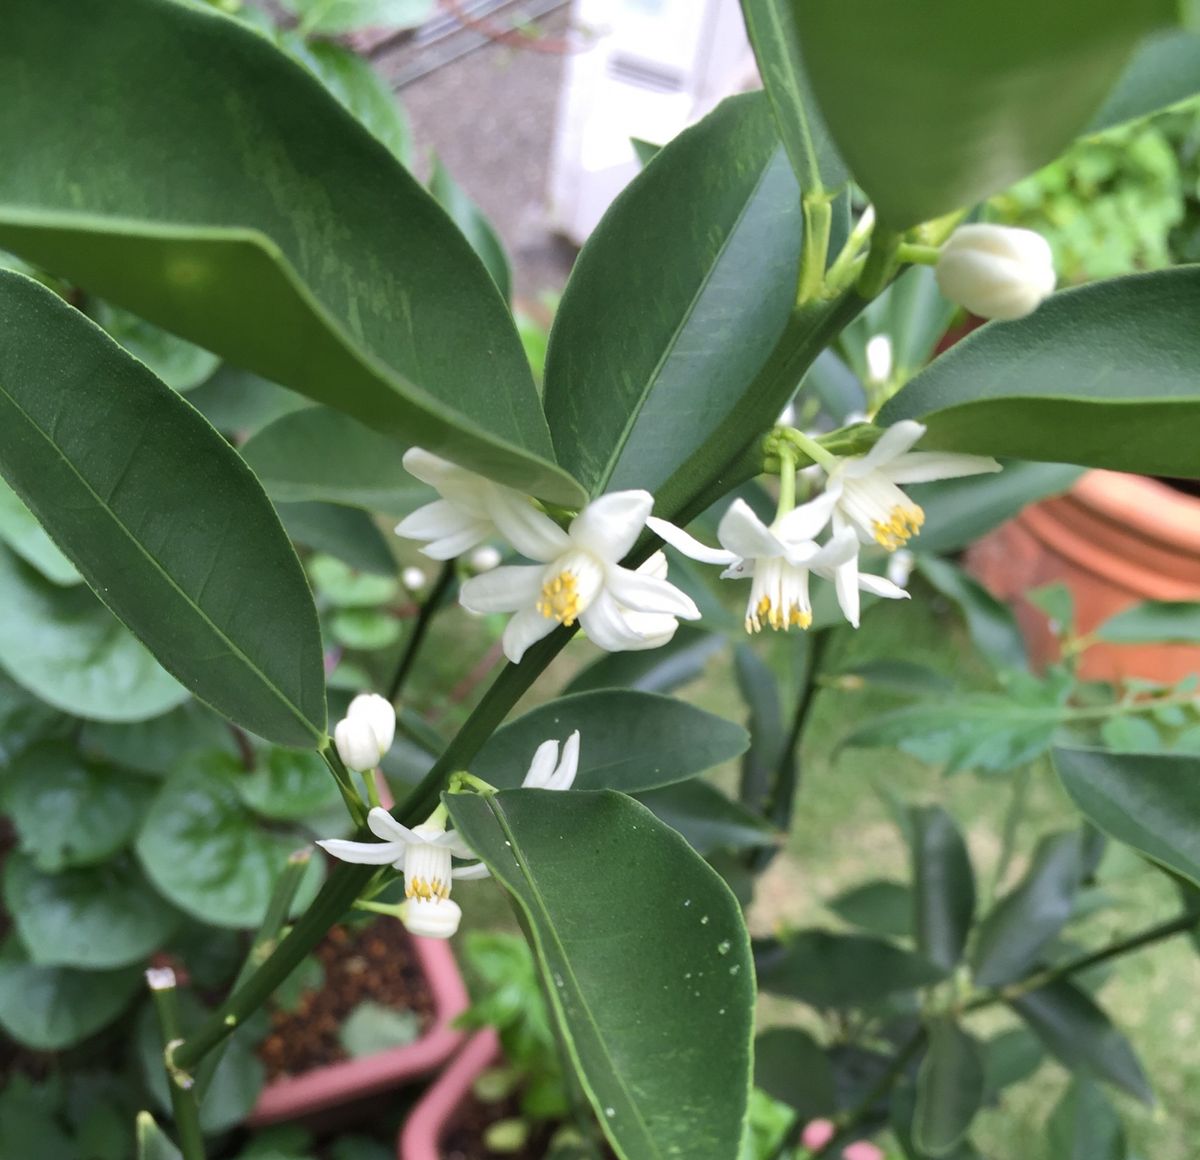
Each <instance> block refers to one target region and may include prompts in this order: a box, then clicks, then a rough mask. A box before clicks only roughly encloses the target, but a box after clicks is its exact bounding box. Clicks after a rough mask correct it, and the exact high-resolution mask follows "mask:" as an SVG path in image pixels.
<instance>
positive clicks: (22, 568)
mask: <svg viewBox="0 0 1200 1160" xmlns="http://www.w3.org/2000/svg"><path fill="white" fill-rule="evenodd" d="M0 592H3V593H4V599H3V600H2V601H0V667H3V669H4V670H5V671H6V672H7V673H8V674H9V675H10V676H11V677H12V678H13V680H14V681H16V682H17V683H18V684H19V685H21V686H22V687H23V688H25V689H28V690H29V692H31V693H33V694H35V695H36V696H38V697H40V698H41V699H42V700H43V701H45V702H46V703H47V704H49V705H53V706H54V707H55V708H57V709H62V710H63V711H64V712H67V713H71V714H73V715H74V716H76V717H84V718H87V719H90V720H95V721H143V720H145V719H147V718H149V717H157V716H159V715H160V714H162V713H166V712H167V711H168V710H169V709H173V708H174V707H175V706H176V705H180V704H182V703H183V702H184V701H186V700H187V699H188V691H187V689H185V688H184V687H183V686H182V685H181V684H180V683H179V682H178V681H176V680H175V678H174V677H172V676H171V675H170V674H169V673H168V672H166V670H165V669H163V668H162V666H161V665H160V664H159V663H158V662H157V661H156V660H155V659H154V658H153V657H152V656H151V655H150V654H149V653H148V652H147V651H146V649H145V647H144V646H143V645H142V644H141V643H140V642H139V641H138V640H137V638H136V637H134V636H133V634H132V633H130V632H129V630H128V629H126V628H125V627H124V626H123V625H122V624H121V623H120V622H119V621H118V620H117V618H116V617H115V616H113V614H112V613H111V612H109V611H108V609H107V608H105V607H104V605H102V604H101V603H100V601H99V600H97V599H96V597H95V596H94V595H93V594H92V592H91V591H90V590H89V589H88V588H86V587H84V586H83V585H82V584H80V585H76V586H75V587H73V588H61V587H59V586H58V585H56V584H51V583H50V582H49V581H48V580H45V579H43V578H42V576H41V575H40V573H37V572H35V571H34V570H33V569H32V568H30V567H28V566H27V565H26V564H24V563H22V562H21V561H20V560H18V559H17V558H16V557H15V556H14V555H13V554H12V553H11V552H9V551H8V549H7V548H4V547H0Z"/></svg>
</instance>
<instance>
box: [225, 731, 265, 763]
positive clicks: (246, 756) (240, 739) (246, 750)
mask: <svg viewBox="0 0 1200 1160" xmlns="http://www.w3.org/2000/svg"><path fill="white" fill-rule="evenodd" d="M226 724H227V725H228V726H229V732H230V733H231V734H232V735H233V743H234V745H236V746H237V751H238V756H239V757H240V758H241V759H242V765H243V766H244V767H245V769H246V770H247V772H249V771H250V770H253V769H254V767H255V765H256V764H257V762H258V758H257V757H256V756H255V753H254V746H253V745H251V743H250V738H249V737H247V736H246V733H245V731H244V730H243V729H240V728H239V727H238V726H237V725H235V724H234V723H233V722H232V721H227V722H226Z"/></svg>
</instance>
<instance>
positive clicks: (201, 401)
mask: <svg viewBox="0 0 1200 1160" xmlns="http://www.w3.org/2000/svg"><path fill="white" fill-rule="evenodd" d="M188 402H189V403H191V405H192V406H193V407H195V408H196V410H197V411H199V412H200V414H201V415H203V416H204V417H205V418H206V419H207V420H208V421H209V422H210V423H211V424H212V425H213V426H214V427H216V428H217V430H218V431H223V432H225V433H227V434H229V435H231V436H233V437H234V439H235V441H236V442H239V443H240V442H243V441H244V440H245V439H247V438H248V437H249V436H250V435H252V434H253V433H254V432H255V431H258V430H259V429H261V428H262V427H265V426H266V425H267V424H268V423H273V422H275V420H276V419H280V418H282V417H283V416H284V415H290V414H291V413H292V412H293V411H301V410H303V409H304V408H305V407H311V406H312V404H311V403H310V402H309V401H308V400H307V399H306V398H305V397H304V396H303V395H298V394H296V392H295V391H289V390H288V389H287V387H281V386H279V385H278V383H272V382H270V381H268V380H267V379H264V378H262V377H260V376H259V375H256V374H252V373H251V372H250V371H245V370H242V369H241V368H240V367H235V366H233V365H232V364H231V363H223V364H222V365H221V368H220V370H218V371H217V373H216V374H215V375H213V377H212V378H211V379H209V380H208V382H206V383H201V384H200V386H198V387H197V388H196V389H195V390H194V391H190V392H189V393H188Z"/></svg>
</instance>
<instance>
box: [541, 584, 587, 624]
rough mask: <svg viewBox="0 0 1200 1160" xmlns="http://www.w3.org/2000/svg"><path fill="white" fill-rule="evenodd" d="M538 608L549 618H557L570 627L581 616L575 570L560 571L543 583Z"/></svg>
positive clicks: (560, 622)
mask: <svg viewBox="0 0 1200 1160" xmlns="http://www.w3.org/2000/svg"><path fill="white" fill-rule="evenodd" d="M537 610H538V612H540V613H541V614H542V615H543V616H544V617H546V618H547V619H548V620H557V621H558V622H559V624H565V625H566V626H567V627H568V628H569V627H570V626H571V625H572V624H574V623H575V620H576V618H577V617H578V616H579V582H578V581H577V580H576V578H575V573H574V572H560V573H559V574H558V575H557V576H555V577H554V579H553V580H547V581H546V583H545V584H543V585H542V598H541V599H540V600H539V601H538V602H537Z"/></svg>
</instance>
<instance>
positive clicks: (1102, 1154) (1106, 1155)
mask: <svg viewBox="0 0 1200 1160" xmlns="http://www.w3.org/2000/svg"><path fill="white" fill-rule="evenodd" d="M1048 1126H1049V1132H1048V1135H1049V1143H1050V1147H1051V1148H1052V1149H1053V1151H1054V1156H1055V1158H1056V1160H1125V1158H1126V1156H1127V1155H1128V1152H1127V1150H1126V1144H1125V1131H1124V1129H1123V1128H1122V1127H1121V1118H1120V1116H1118V1115H1117V1112H1116V1109H1115V1108H1114V1107H1113V1106H1112V1102H1111V1101H1110V1100H1109V1098H1108V1096H1107V1095H1106V1094H1105V1092H1104V1089H1103V1088H1101V1087H1100V1086H1099V1085H1098V1084H1096V1083H1094V1082H1093V1081H1092V1080H1091V1079H1089V1078H1088V1077H1087V1076H1086V1075H1076V1076H1074V1077H1073V1078H1072V1080H1071V1086H1070V1087H1069V1088H1068V1089H1067V1090H1066V1092H1065V1093H1064V1094H1063V1097H1062V1099H1061V1100H1059V1101H1058V1103H1057V1104H1056V1105H1055V1107H1054V1111H1053V1112H1052V1113H1051V1115H1050V1122H1049V1125H1048Z"/></svg>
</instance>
